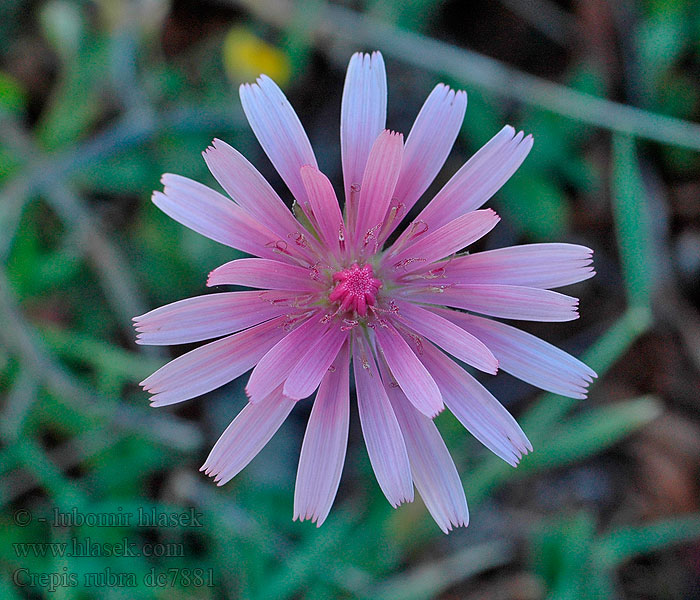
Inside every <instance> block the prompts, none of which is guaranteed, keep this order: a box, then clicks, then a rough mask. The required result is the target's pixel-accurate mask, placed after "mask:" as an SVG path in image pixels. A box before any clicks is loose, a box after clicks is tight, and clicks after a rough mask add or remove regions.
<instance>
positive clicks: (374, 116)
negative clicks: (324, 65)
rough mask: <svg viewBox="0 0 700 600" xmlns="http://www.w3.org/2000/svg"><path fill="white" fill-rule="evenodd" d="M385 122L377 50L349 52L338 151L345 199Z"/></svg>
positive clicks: (381, 63)
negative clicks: (350, 53)
mask: <svg viewBox="0 0 700 600" xmlns="http://www.w3.org/2000/svg"><path fill="white" fill-rule="evenodd" d="M385 124H386V71H385V69H384V59H383V58H382V55H381V54H380V53H379V52H373V53H372V55H371V56H370V55H369V54H361V53H359V52H358V53H356V54H353V56H352V58H351V59H350V64H349V65H348V71H347V74H346V76H345V87H344V88H343V100H342V104H341V108H340V152H341V156H342V160H343V181H344V182H345V201H346V202H348V201H349V200H350V187H351V186H352V185H355V186H358V187H359V186H360V184H361V182H362V176H363V174H364V172H365V165H366V164H367V157H368V156H369V152H370V149H371V148H372V144H374V140H375V139H377V136H378V135H379V134H380V133H381V132H382V130H383V129H384V127H385Z"/></svg>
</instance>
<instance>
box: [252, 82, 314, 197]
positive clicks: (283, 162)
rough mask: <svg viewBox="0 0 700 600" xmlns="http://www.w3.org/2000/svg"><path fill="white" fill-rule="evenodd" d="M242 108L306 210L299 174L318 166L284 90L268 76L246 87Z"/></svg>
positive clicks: (279, 171)
mask: <svg viewBox="0 0 700 600" xmlns="http://www.w3.org/2000/svg"><path fill="white" fill-rule="evenodd" d="M240 95H241V104H242V105H243V110H244V112H245V114H246V117H248V122H249V123H250V126H251V128H252V129H253V132H254V133H255V136H256V137H257V138H258V141H259V142H260V145H261V146H262V147H263V150H265V154H267V156H268V157H269V158H270V161H271V162H272V164H273V165H274V166H275V168H276V169H277V172H278V173H279V174H280V176H281V177H282V179H284V182H285V183H286V184H287V187H288V188H289V189H290V191H291V192H292V194H293V196H294V197H295V198H296V199H297V201H298V202H299V203H300V204H301V206H302V208H304V210H306V209H307V207H308V201H307V198H306V191H305V190H304V184H303V183H302V181H301V174H300V172H299V170H300V169H301V167H303V166H304V165H312V166H314V167H316V166H317V164H316V157H315V156H314V151H313V149H312V148H311V143H310V142H309V138H308V137H307V136H306V132H305V131H304V128H303V127H302V125H301V122H300V121H299V117H297V114H296V113H295V112H294V109H293V108H292V105H291V104H290V103H289V101H288V100H287V98H286V97H285V95H284V93H283V92H282V90H281V89H280V88H279V87H278V86H277V84H276V83H275V82H274V81H272V79H270V78H269V77H268V76H267V75H261V76H260V77H259V78H258V80H257V83H253V84H249V83H246V84H243V85H242V86H241V88H240Z"/></svg>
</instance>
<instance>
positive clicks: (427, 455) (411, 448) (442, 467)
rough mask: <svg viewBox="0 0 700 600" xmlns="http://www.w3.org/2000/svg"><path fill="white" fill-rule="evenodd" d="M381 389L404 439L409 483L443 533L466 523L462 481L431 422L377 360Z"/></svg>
mask: <svg viewBox="0 0 700 600" xmlns="http://www.w3.org/2000/svg"><path fill="white" fill-rule="evenodd" d="M380 370H381V372H382V377H383V379H384V383H385V389H386V393H387V396H388V397H389V400H390V401H391V406H392V408H393V409H394V414H395V415H396V419H397V420H398V422H399V426H400V427H401V432H402V433H403V439H404V441H405V442H406V451H407V452H408V460H409V462H410V464H411V474H412V475H413V482H414V483H415V484H416V489H417V490H418V493H419V494H420V495H421V498H423V502H425V506H426V507H427V509H428V510H429V511H430V514H431V515H432V516H433V518H434V519H435V522H436V523H437V524H438V527H440V529H442V530H443V531H444V532H445V533H448V532H449V531H451V530H452V527H460V526H462V527H466V526H467V524H468V523H469V511H468V509H467V498H466V497H465V495H464V488H463V487H462V481H461V480H460V478H459V473H457V469H456V467H455V464H454V462H453V460H452V457H451V456H450V453H449V451H448V450H447V446H445V442H444V441H443V440H442V437H441V436H440V432H439V431H438V429H437V427H435V423H433V421H432V420H431V419H429V418H428V417H426V416H425V415H424V414H422V413H420V412H419V411H417V410H416V409H415V408H413V406H411V403H410V402H409V401H408V398H406V396H405V395H404V393H403V392H402V391H401V389H400V388H399V387H398V386H396V385H392V384H393V383H394V382H393V380H392V377H391V375H390V374H389V373H388V372H387V368H386V366H385V365H384V364H382V363H381V362H380Z"/></svg>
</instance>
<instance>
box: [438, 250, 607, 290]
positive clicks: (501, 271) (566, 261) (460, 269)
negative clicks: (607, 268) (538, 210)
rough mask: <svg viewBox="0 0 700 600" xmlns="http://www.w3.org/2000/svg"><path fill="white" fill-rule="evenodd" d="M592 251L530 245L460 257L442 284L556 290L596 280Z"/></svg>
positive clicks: (447, 268)
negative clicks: (588, 280)
mask: <svg viewBox="0 0 700 600" xmlns="http://www.w3.org/2000/svg"><path fill="white" fill-rule="evenodd" d="M592 256H593V250H590V249H589V248H586V247H585V246H578V245H576V244H527V245H524V246H511V247H509V248H499V249H497V250H488V251H486V252H477V253H476V254H469V255H467V256H460V257H459V258H456V259H454V260H452V261H450V262H448V263H445V279H444V280H441V282H440V283H500V284H508V285H520V286H527V287H537V288H545V289H549V288H556V287H561V286H564V285H569V284H572V283H577V282H579V281H583V280H584V279H588V278H589V277H593V275H595V271H594V270H593V267H592V266H591V265H592V262H593V258H592Z"/></svg>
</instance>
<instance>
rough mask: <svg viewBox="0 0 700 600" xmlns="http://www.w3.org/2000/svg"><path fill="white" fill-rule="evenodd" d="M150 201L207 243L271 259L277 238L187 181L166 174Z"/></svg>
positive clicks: (222, 199)
mask: <svg viewBox="0 0 700 600" xmlns="http://www.w3.org/2000/svg"><path fill="white" fill-rule="evenodd" d="M162 182H163V184H164V186H165V188H164V190H163V192H153V197H152V201H153V204H155V205H156V206H157V207H158V208H160V209H161V210H162V211H163V212H164V213H165V214H166V215H168V216H169V217H171V218H172V219H175V220H176V221H177V222H178V223H182V224H183V225H185V226H186V227H189V228H190V229H192V230H194V231H196V232H197V233H200V234H202V235H204V236H206V237H208V238H209V239H212V240H214V241H216V242H219V243H221V244H225V245H227V246H231V247H232V248H236V249H238V250H242V251H243V252H247V253H248V254H253V255H254V256H266V257H269V258H272V257H274V256H275V253H274V250H273V247H274V246H273V245H274V242H275V241H276V240H277V239H278V236H277V235H276V234H274V233H273V232H271V231H270V230H269V229H267V228H266V227H264V226H263V225H261V224H260V223H258V222H257V221H256V220H255V219H253V218H252V217H251V216H250V215H248V214H247V213H246V212H244V211H243V210H241V208H240V207H239V206H236V204H235V203H234V202H231V200H229V199H228V198H226V197H224V196H222V195H221V194H219V193H218V192H215V191H214V190H212V189H210V188H208V187H207V186H205V185H202V184H201V183H197V182H196V181H193V180H191V179H188V178H187V177H181V176H179V175H172V174H170V173H166V174H165V175H163V177H162Z"/></svg>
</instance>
